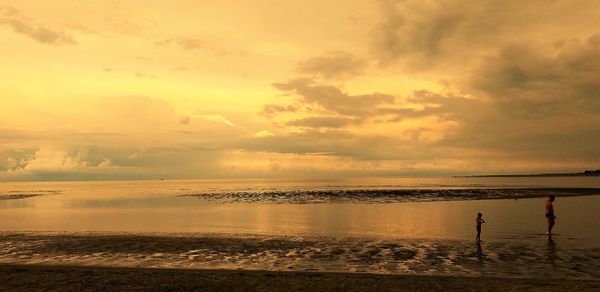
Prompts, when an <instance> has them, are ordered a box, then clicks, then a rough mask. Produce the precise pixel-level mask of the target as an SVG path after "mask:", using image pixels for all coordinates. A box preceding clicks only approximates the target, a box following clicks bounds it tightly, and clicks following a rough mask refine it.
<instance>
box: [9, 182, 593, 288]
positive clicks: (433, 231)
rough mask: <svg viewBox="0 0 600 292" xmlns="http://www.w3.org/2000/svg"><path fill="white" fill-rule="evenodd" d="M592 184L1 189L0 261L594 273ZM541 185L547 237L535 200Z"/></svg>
mask: <svg viewBox="0 0 600 292" xmlns="http://www.w3.org/2000/svg"><path fill="white" fill-rule="evenodd" d="M598 188H600V179H599V178H598V177H569V178H456V179H452V178H444V179H377V180H375V179H371V180H342V181H325V180H324V181H152V182H150V181H140V182H69V183H2V184H0V239H1V242H0V243H1V244H0V262H5V263H6V262H11V263H50V264H57V263H58V264H65V263H66V264H95V265H120V266H123V265H124V266H147V267H189V268H215V267H216V268H247V269H272V270H286V269H292V270H307V269H308V270H312V269H316V270H331V271H365V272H377V273H419V274H423V273H424V274H432V273H434V274H440V273H441V274H453V275H454V274H464V275H498V276H548V275H549V276H553V277H560V276H561V275H562V276H568V277H575V278H577V277H580V278H600V275H598V273H597V272H595V271H598V270H600V269H599V268H600V249H598V248H599V247H600V227H598V226H599V225H598V224H599V223H600V213H599V212H597V210H600V196H595V195H594V194H596V191H597V189H598ZM550 193H552V194H556V195H558V196H559V197H558V198H557V200H556V203H555V210H556V215H557V216H558V218H557V225H556V227H555V232H557V233H559V235H558V236H555V237H554V238H553V241H551V242H549V241H548V240H547V237H546V236H544V235H542V233H543V232H544V231H545V224H546V220H545V218H544V201H545V198H544V197H538V196H545V195H546V194H550ZM492 198H493V199H492ZM502 198H510V199H502ZM477 212H482V213H483V214H484V218H485V220H486V223H485V224H484V226H483V235H482V237H483V240H484V242H483V244H482V245H481V249H479V248H478V246H476V245H475V244H474V236H475V228H474V220H475V214H476V213H477ZM19 234H20V235H19ZM98 234H101V236H100V235H98ZM156 236H158V238H161V239H160V240H157V239H156ZM107 238H108V239H107ZM186 238H188V239H189V240H188V239H186ZM190 238H191V239H190ZM161 240H162V241H164V242H165V243H164V244H163V245H160V244H158V243H156V242H157V241H161ZM65 242H66V245H65ZM144 242H146V243H144ZM152 242H154V244H151V243H152ZM215 242H217V243H218V244H217V243H215ZM274 242H275V243H278V245H277V244H275V245H273V244H274ZM68 243H72V244H73V245H72V246H70V245H69V244H68ZM220 245H224V246H223V247H221V246H220ZM94 246H96V247H95V248H94ZM239 246H242V249H241V250H240V249H239ZM252 246H254V247H252ZM243 247H247V248H251V247H252V248H254V250H249V249H246V250H245V251H244V249H243ZM515 266H518V267H519V268H515ZM290 267H291V268H290ZM528 271H529V272H528Z"/></svg>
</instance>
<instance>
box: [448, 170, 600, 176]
mask: <svg viewBox="0 0 600 292" xmlns="http://www.w3.org/2000/svg"><path fill="white" fill-rule="evenodd" d="M562 176H600V172H599V171H594V172H573V173H531V174H474V175H455V176H453V177H456V178H459V177H462V178H464V177H562Z"/></svg>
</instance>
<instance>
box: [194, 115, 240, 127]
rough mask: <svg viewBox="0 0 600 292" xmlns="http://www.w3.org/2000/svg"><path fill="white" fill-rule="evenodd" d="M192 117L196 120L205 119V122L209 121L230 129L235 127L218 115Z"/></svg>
mask: <svg viewBox="0 0 600 292" xmlns="http://www.w3.org/2000/svg"><path fill="white" fill-rule="evenodd" d="M192 117H193V118H198V119H205V120H209V121H215V122H221V123H223V124H225V125H227V126H230V127H233V126H235V125H234V124H233V123H232V122H231V121H230V120H228V119H226V118H225V117H223V116H222V115H218V114H208V115H206V114H195V115H192Z"/></svg>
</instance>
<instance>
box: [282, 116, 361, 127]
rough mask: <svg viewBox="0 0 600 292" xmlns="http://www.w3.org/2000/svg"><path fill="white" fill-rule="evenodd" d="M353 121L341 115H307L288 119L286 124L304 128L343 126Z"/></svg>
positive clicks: (353, 120)
mask: <svg viewBox="0 0 600 292" xmlns="http://www.w3.org/2000/svg"><path fill="white" fill-rule="evenodd" d="M354 122H356V120H355V119H350V118H343V117H307V118H302V119H298V120H293V121H289V122H287V123H286V125H288V126H294V127H306V128H343V127H346V126H348V125H350V124H352V123H354Z"/></svg>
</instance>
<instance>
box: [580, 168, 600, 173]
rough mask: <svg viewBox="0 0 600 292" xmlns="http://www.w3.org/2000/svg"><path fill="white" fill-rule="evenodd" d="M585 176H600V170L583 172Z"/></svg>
mask: <svg viewBox="0 0 600 292" xmlns="http://www.w3.org/2000/svg"><path fill="white" fill-rule="evenodd" d="M583 174H600V169H596V170H586V171H584V172H583Z"/></svg>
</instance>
